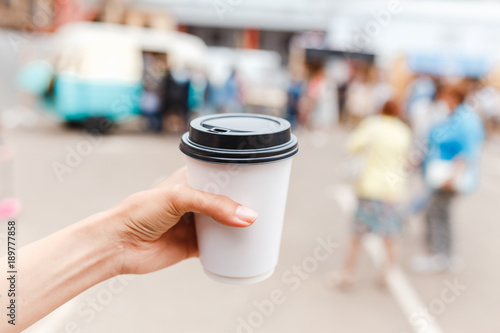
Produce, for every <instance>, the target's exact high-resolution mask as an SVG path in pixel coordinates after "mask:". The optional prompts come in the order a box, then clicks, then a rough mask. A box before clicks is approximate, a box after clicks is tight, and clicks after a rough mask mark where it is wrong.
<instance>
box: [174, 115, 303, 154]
mask: <svg viewBox="0 0 500 333" xmlns="http://www.w3.org/2000/svg"><path fill="white" fill-rule="evenodd" d="M180 149H181V151H182V152H183V153H184V154H186V155H187V156H190V157H192V158H195V159H198V160H202V161H206V162H212V163H225V164H261V163H268V162H274V161H279V160H283V159H286V158H289V157H292V156H293V155H295V154H297V152H298V151H299V147H298V142H297V138H296V137H295V135H293V134H292V132H291V126H290V123H289V122H288V121H286V120H285V119H281V118H277V117H271V116H264V115H259V114H248V113H246V114H239V113H236V114H232V113H228V114H218V115H210V116H204V117H199V118H196V119H194V120H193V121H191V124H190V126H189V132H187V133H185V134H184V135H183V136H182V140H181V144H180Z"/></svg>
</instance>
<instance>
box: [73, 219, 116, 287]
mask: <svg viewBox="0 0 500 333" xmlns="http://www.w3.org/2000/svg"><path fill="white" fill-rule="evenodd" d="M118 220H119V218H118V216H117V214H116V213H115V212H114V211H109V210H108V211H103V212H100V213H97V214H94V215H92V216H90V217H89V218H87V219H85V220H83V221H81V222H80V223H78V224H77V225H76V226H75V230H74V232H75V233H76V234H77V235H75V237H81V238H83V239H84V242H85V243H86V245H87V246H88V247H89V254H88V255H89V256H90V257H92V258H93V260H94V261H95V262H96V263H99V266H102V268H103V270H102V273H103V276H102V278H101V279H102V280H103V281H104V280H107V279H109V278H112V277H114V276H117V275H120V274H121V273H122V272H121V271H122V269H121V268H122V261H121V258H122V257H123V256H122V254H123V244H122V242H121V240H120V238H119V237H118V229H119V228H118V227H117V224H118V222H119V221H118Z"/></svg>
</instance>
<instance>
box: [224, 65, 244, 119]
mask: <svg viewBox="0 0 500 333" xmlns="http://www.w3.org/2000/svg"><path fill="white" fill-rule="evenodd" d="M223 90H224V96H225V100H224V106H223V112H225V113H240V112H243V105H242V90H241V82H240V80H239V77H238V72H237V71H236V69H235V68H233V70H232V71H231V75H229V77H228V79H227V80H226V83H224V88H223Z"/></svg>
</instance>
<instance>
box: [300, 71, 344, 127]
mask: <svg viewBox="0 0 500 333" xmlns="http://www.w3.org/2000/svg"><path fill="white" fill-rule="evenodd" d="M310 67H311V69H310V71H311V73H312V75H311V79H310V80H309V82H308V84H307V87H306V88H305V92H304V95H303V97H302V99H301V101H300V102H299V107H300V109H299V117H300V122H301V124H303V125H304V126H305V127H306V128H308V129H310V130H315V129H319V130H321V129H329V128H331V127H332V126H333V125H334V124H336V123H337V122H338V109H337V87H336V85H335V82H334V81H333V80H331V79H330V78H328V77H327V75H326V73H325V67H324V66H323V64H319V63H318V64H312V65H310Z"/></svg>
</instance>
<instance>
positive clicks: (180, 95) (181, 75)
mask: <svg viewBox="0 0 500 333" xmlns="http://www.w3.org/2000/svg"><path fill="white" fill-rule="evenodd" d="M189 82H190V73H189V71H188V70H187V69H185V68H171V69H169V70H167V71H166V74H165V76H164V78H163V80H162V100H161V105H160V109H161V110H162V113H163V114H164V116H165V118H166V119H165V122H166V126H167V129H168V130H169V131H171V132H174V133H182V132H184V131H185V129H186V127H187V122H188V119H189V106H188V96H189V84H190V83H189Z"/></svg>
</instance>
